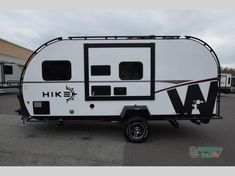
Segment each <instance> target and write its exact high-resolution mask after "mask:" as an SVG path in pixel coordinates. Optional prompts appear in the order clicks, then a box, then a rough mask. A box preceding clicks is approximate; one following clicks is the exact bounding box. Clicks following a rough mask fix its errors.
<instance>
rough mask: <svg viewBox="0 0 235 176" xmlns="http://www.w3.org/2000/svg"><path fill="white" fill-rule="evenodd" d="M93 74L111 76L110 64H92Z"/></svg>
mask: <svg viewBox="0 0 235 176" xmlns="http://www.w3.org/2000/svg"><path fill="white" fill-rule="evenodd" d="M91 75H92V76H109V75H110V65H92V66H91Z"/></svg>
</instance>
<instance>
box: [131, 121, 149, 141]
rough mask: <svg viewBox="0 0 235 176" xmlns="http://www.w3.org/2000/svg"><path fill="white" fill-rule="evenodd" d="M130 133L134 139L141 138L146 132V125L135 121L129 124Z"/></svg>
mask: <svg viewBox="0 0 235 176" xmlns="http://www.w3.org/2000/svg"><path fill="white" fill-rule="evenodd" d="M128 134H129V136H130V138H131V139H133V140H141V139H142V138H143V137H144V136H145V134H146V127H145V125H144V124H143V123H140V122H134V123H132V124H130V125H129V127H128Z"/></svg>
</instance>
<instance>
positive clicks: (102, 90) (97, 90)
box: [91, 86, 111, 95]
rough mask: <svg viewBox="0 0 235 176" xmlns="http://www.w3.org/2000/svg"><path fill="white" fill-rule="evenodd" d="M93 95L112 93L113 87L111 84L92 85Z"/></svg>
mask: <svg viewBox="0 0 235 176" xmlns="http://www.w3.org/2000/svg"><path fill="white" fill-rule="evenodd" d="M91 94H92V95H110V94H111V87H110V86H91Z"/></svg>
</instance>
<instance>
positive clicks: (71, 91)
mask: <svg viewBox="0 0 235 176" xmlns="http://www.w3.org/2000/svg"><path fill="white" fill-rule="evenodd" d="M61 94H62V91H54V92H42V97H48V98H49V97H50V98H57V97H65V98H66V103H68V102H69V101H71V100H74V98H75V95H77V93H75V92H74V88H71V87H68V86H66V91H63V96H62V95H61Z"/></svg>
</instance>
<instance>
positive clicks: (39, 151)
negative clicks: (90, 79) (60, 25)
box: [0, 89, 235, 166]
mask: <svg viewBox="0 0 235 176" xmlns="http://www.w3.org/2000/svg"><path fill="white" fill-rule="evenodd" d="M16 96H17V90H15V89H13V90H7V92H6V93H5V94H0V166H113V165H114V166H123V165H124V166H125V165H126V166H234V165H235V142H234V141H235V140H234V139H235V137H234V135H235V128H234V125H235V117H234V115H235V94H228V95H222V97H221V115H222V116H223V119H222V120H212V121H211V122H210V123H209V124H202V125H196V124H193V123H191V122H190V121H179V123H180V128H179V129H175V128H174V127H173V126H171V125H170V123H169V122H167V121H155V122H153V123H151V135H150V137H149V139H148V140H147V141H146V142H145V143H141V144H133V143H129V142H127V141H126V140H125V138H124V136H123V134H122V128H121V125H120V123H117V122H67V123H65V124H64V125H63V126H57V125H56V124H55V123H46V122H35V123H27V124H26V125H25V126H23V125H22V122H21V117H20V116H18V115H17V113H16V112H15V110H17V109H18V108H19V103H18V100H17V97H16ZM192 149H196V154H198V153H197V152H198V151H199V150H200V149H201V150H202V149H204V150H205V149H206V150H209V153H208V151H207V154H209V155H202V153H203V152H201V153H200V152H199V155H193V156H192V154H195V153H192V151H195V150H192ZM216 149H217V152H218V149H219V150H220V151H219V152H220V153H219V155H210V154H211V153H210V152H211V151H212V150H216ZM204 152H205V151H204ZM204 154H205V153H204Z"/></svg>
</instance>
